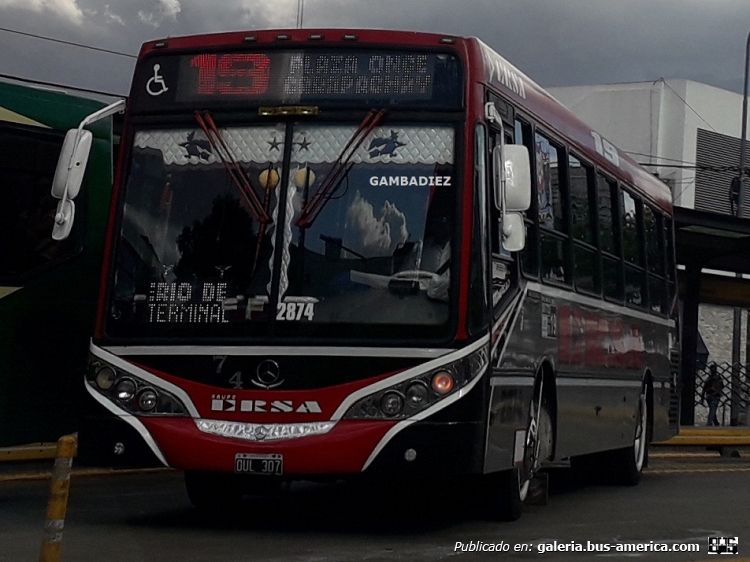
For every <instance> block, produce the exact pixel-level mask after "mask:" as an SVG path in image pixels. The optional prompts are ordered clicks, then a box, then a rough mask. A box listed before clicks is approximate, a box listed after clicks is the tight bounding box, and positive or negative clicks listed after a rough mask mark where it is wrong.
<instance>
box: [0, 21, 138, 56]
mask: <svg viewBox="0 0 750 562" xmlns="http://www.w3.org/2000/svg"><path fill="white" fill-rule="evenodd" d="M0 31H5V32H6V33H15V34H16V35H23V36H24V37H33V38H34V39H42V40H44V41H52V42H53V43H62V44H63V45H72V46H73V47H80V48H81V49H89V50H91V51H99V52H100V53H109V54H110V55H118V56H121V57H128V58H132V59H136V58H138V56H137V55H131V54H130V53H122V52H120V51H112V50H110V49H102V48H101V47H92V46H91V45H84V44H83V43H74V42H73V41H64V40H63V39H54V38H52V37H45V36H44V35H36V34H34V33H27V32H25V31H17V30H15V29H8V28H6V27H0Z"/></svg>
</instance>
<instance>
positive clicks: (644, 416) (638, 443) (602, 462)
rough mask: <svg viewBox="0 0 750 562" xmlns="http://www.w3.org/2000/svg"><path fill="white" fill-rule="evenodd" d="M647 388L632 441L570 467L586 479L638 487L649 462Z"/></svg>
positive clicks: (643, 394)
mask: <svg viewBox="0 0 750 562" xmlns="http://www.w3.org/2000/svg"><path fill="white" fill-rule="evenodd" d="M646 392H647V391H646V387H645V386H644V387H643V389H642V390H641V395H640V397H639V400H638V410H637V411H636V418H637V419H636V427H635V433H634V435H633V444H632V445H630V446H628V447H624V448H622V449H616V450H614V451H604V452H602V453H594V454H591V455H584V456H581V457H575V458H573V459H571V466H572V467H573V469H574V470H575V471H576V472H578V474H579V476H580V477H581V478H582V479H584V480H585V481H592V482H597V483H599V482H601V483H605V484H615V485H619V486H635V485H637V484H638V483H639V482H640V481H641V478H642V477H643V469H644V468H645V467H646V466H647V465H648V443H649V434H650V429H649V427H650V426H649V423H650V421H649V418H648V405H647V399H646V398H647V395H646Z"/></svg>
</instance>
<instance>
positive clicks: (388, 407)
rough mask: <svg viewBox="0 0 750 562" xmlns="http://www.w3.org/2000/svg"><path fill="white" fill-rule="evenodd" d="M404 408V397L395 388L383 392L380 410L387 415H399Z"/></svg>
mask: <svg viewBox="0 0 750 562" xmlns="http://www.w3.org/2000/svg"><path fill="white" fill-rule="evenodd" d="M403 410H404V397H403V396H402V395H401V394H399V393H398V392H395V391H393V390H391V391H389V392H386V393H385V394H383V397H382V398H381V399H380V411H381V412H383V413H384V414H385V415H386V416H397V415H399V414H400V413H401V412H402V411H403Z"/></svg>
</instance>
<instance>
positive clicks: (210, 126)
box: [195, 111, 271, 224]
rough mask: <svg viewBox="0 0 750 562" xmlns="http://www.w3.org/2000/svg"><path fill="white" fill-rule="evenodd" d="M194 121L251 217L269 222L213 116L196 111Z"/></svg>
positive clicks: (261, 204) (206, 112)
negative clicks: (233, 184)
mask: <svg viewBox="0 0 750 562" xmlns="http://www.w3.org/2000/svg"><path fill="white" fill-rule="evenodd" d="M195 121H196V122H197V123H198V126H199V127H200V128H201V130H202V131H203V134H205V135H206V138H207V139H208V142H209V143H211V147H212V148H213V149H214V153H215V154H216V156H217V157H218V158H219V160H221V163H222V164H224V167H225V168H226V170H227V172H228V173H229V177H231V178H232V181H234V183H235V185H236V186H237V189H238V190H239V192H240V195H242V198H243V199H244V200H245V202H246V203H247V205H248V207H249V208H250V212H251V213H252V215H253V218H254V219H255V220H257V221H258V222H260V223H262V224H268V223H270V222H271V217H270V216H269V215H268V212H266V209H265V208H264V205H263V203H261V202H260V199H258V196H257V195H256V194H255V190H254V189H253V186H252V185H250V181H249V180H248V179H247V176H246V175H245V171H244V170H243V169H242V166H240V164H239V162H237V159H236V158H235V156H234V154H232V151H231V150H229V146H227V143H226V142H225V141H224V138H223V137H222V136H221V133H220V132H219V129H218V127H216V124H215V123H214V120H213V117H211V113H210V112H208V111H196V112H195Z"/></svg>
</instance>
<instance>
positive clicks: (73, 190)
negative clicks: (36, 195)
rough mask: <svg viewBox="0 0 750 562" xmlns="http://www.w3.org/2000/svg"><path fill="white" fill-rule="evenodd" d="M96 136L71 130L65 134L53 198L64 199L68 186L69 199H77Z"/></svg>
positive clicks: (83, 131) (53, 181)
mask: <svg viewBox="0 0 750 562" xmlns="http://www.w3.org/2000/svg"><path fill="white" fill-rule="evenodd" d="M93 139H94V135H92V134H91V131H87V130H81V131H80V133H79V130H78V129H71V130H69V131H68V132H67V133H66V134H65V141H64V142H63V146H62V150H61V151H60V158H59V159H58V160H57V168H56V169H55V177H54V179H53V180H52V197H54V198H55V199H63V198H64V197H65V187H66V185H67V189H68V198H69V199H75V198H76V196H77V195H78V192H79V191H80V190H81V184H82V183H83V174H84V172H85V171H86V163H87V162H88V160H89V153H90V152H91V143H92V141H93Z"/></svg>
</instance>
